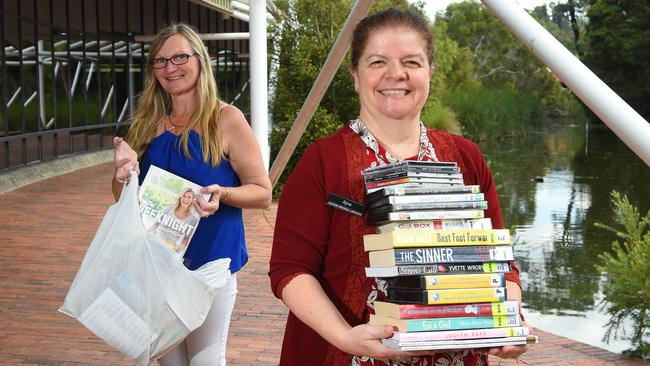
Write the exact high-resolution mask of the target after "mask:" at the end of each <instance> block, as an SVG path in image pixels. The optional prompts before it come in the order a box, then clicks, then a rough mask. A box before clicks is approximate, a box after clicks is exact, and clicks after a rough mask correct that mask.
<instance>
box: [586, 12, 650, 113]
mask: <svg viewBox="0 0 650 366" xmlns="http://www.w3.org/2000/svg"><path fill="white" fill-rule="evenodd" d="M587 17H588V18H589V23H588V24H587V37H588V43H589V50H588V51H587V55H586V59H585V61H586V63H587V65H588V66H589V67H590V68H591V69H592V70H593V71H594V72H595V73H596V74H597V75H598V76H600V77H601V78H602V79H603V81H604V82H605V83H607V84H608V85H609V86H610V87H611V88H612V89H613V90H614V91H616V92H617V93H619V95H620V96H621V97H622V98H623V99H625V101H626V102H628V103H629V104H630V105H631V106H632V107H633V108H635V109H636V110H637V111H638V112H639V113H640V114H641V115H642V116H644V117H645V118H646V119H647V118H649V117H650V105H649V104H648V103H647V101H648V100H649V99H650V37H648V30H650V3H649V2H648V1H646V0H627V1H609V0H589V7H588V9H587Z"/></svg>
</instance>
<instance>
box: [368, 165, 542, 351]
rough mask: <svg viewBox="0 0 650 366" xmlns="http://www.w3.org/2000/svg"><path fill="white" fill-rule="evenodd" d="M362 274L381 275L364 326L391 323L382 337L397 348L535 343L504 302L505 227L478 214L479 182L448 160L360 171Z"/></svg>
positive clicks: (481, 206) (508, 252)
mask: <svg viewBox="0 0 650 366" xmlns="http://www.w3.org/2000/svg"><path fill="white" fill-rule="evenodd" d="M363 174H364V178H365V182H366V190H367V192H368V193H367V195H366V205H367V208H368V221H369V223H372V224H377V225H379V226H378V230H377V231H378V232H377V234H370V235H366V236H365V237H364V249H365V250H366V251H367V252H368V255H369V259H370V267H368V268H366V275H367V276H368V277H380V278H382V279H384V280H386V291H387V294H388V297H387V299H384V301H375V304H374V306H375V314H371V316H370V324H373V325H380V324H387V325H392V326H394V327H396V328H397V330H398V331H397V332H395V334H394V335H393V337H391V338H389V339H384V340H382V342H383V343H384V344H386V345H387V346H389V347H393V348H396V349H400V350H445V349H461V348H483V347H497V346H503V345H521V344H526V343H535V342H537V337H535V336H532V335H530V334H529V333H530V331H529V329H528V328H527V327H523V326H522V323H521V317H520V314H519V308H520V307H519V303H518V302H517V301H507V300H506V284H505V283H506V281H505V273H507V272H509V271H510V261H512V260H513V259H514V253H513V248H512V241H511V238H510V233H509V231H508V230H507V229H493V228H492V223H491V220H490V219H489V218H484V210H485V209H487V201H485V200H484V195H483V193H482V192H480V187H479V186H474V185H471V186H470V185H468V186H466V185H464V184H463V178H462V174H461V173H460V170H459V168H458V166H457V165H456V163H453V162H421V161H417V162H416V161H400V162H397V163H393V164H388V165H383V166H380V167H372V168H369V169H366V170H364V172H363Z"/></svg>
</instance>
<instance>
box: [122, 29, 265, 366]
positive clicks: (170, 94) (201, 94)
mask: <svg viewBox="0 0 650 366" xmlns="http://www.w3.org/2000/svg"><path fill="white" fill-rule="evenodd" d="M127 142H128V143H127ZM114 145H115V176H114V178H113V183H112V189H113V194H114V195H115V197H116V199H117V197H119V194H120V192H121V190H122V187H123V186H124V184H125V183H126V182H127V180H128V178H129V177H130V171H131V170H135V171H137V172H139V179H140V180H142V179H143V177H144V176H145V175H146V173H147V170H148V169H149V167H150V166H151V164H153V165H156V166H158V167H160V168H162V169H164V170H167V171H170V172H172V173H174V174H176V175H179V176H181V177H183V178H185V179H188V180H190V181H192V182H195V183H197V184H199V185H201V186H203V187H204V188H203V189H202V193H209V194H211V198H210V199H209V201H205V200H204V199H203V198H202V197H200V195H198V196H197V197H196V199H195V201H194V208H195V209H196V210H197V212H198V213H199V215H200V216H201V217H202V219H201V220H200V222H199V224H198V227H197V228H196V232H195V234H194V236H193V238H192V245H191V246H189V248H188V250H187V252H186V253H185V257H184V258H185V264H186V266H187V267H188V268H189V269H191V270H194V269H196V268H198V267H200V266H201V265H203V264H204V263H206V262H209V261H212V260H215V259H218V258H230V259H231V262H230V271H231V272H232V278H231V279H230V281H229V284H228V285H227V286H226V287H224V288H223V289H222V290H221V291H222V293H220V294H217V296H216V300H215V303H214V304H213V305H212V308H211V309H210V312H209V314H208V317H207V319H206V321H205V323H204V324H203V325H202V326H201V327H200V328H198V329H197V330H195V331H193V332H192V333H190V335H189V336H188V337H187V338H186V339H185V340H184V341H183V342H182V343H181V344H179V345H178V346H177V347H176V348H174V349H173V350H172V351H170V352H169V353H168V354H166V355H165V356H163V357H162V358H161V359H160V360H159V362H160V364H161V365H163V366H166V365H189V364H190V363H191V364H192V365H210V366H213V365H225V364H226V358H225V350H226V340H227V335H228V325H229V323H230V315H231V313H232V309H233V307H234V303H235V295H236V293H237V280H236V274H237V271H239V270H240V269H241V268H242V267H243V266H244V264H246V261H247V260H248V255H247V251H246V243H245V238H244V226H243V220H242V209H243V208H265V207H268V205H269V204H270V202H271V183H270V181H269V179H268V176H267V173H266V169H265V168H264V165H263V163H262V156H261V153H260V149H259V145H258V144H257V141H256V139H255V136H254V135H253V132H252V130H251V128H250V126H249V125H248V123H247V121H246V119H245V118H244V115H243V114H242V112H241V111H239V110H238V109H237V108H235V107H234V106H232V105H228V104H226V103H224V102H222V101H220V100H219V99H218V98H217V87H216V83H215V80H214V74H213V71H212V66H211V63H210V58H209V55H208V52H207V50H206V48H205V46H204V45H203V42H202V41H201V39H200V38H199V36H198V35H197V34H196V32H195V31H194V30H193V29H192V28H191V27H189V26H187V25H185V24H173V25H171V26H168V27H166V28H164V29H162V30H161V31H160V32H159V33H158V34H157V35H156V37H155V38H154V40H153V41H152V43H151V48H150V50H149V56H148V58H147V65H146V81H145V87H144V91H143V92H142V95H141V96H140V97H139V100H138V106H137V110H136V113H135V116H134V118H133V123H132V125H131V128H130V130H129V132H128V134H127V136H126V141H125V140H122V139H120V138H115V140H114Z"/></svg>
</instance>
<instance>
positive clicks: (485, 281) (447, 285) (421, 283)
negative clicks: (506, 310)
mask: <svg viewBox="0 0 650 366" xmlns="http://www.w3.org/2000/svg"><path fill="white" fill-rule="evenodd" d="M505 285H506V279H505V274H504V273H473V274H457V275H452V276H450V275H427V276H402V277H394V278H390V279H388V287H389V288H397V287H404V288H419V289H427V290H435V289H451V288H482V287H503V286H505Z"/></svg>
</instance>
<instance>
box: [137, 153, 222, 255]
mask: <svg viewBox="0 0 650 366" xmlns="http://www.w3.org/2000/svg"><path fill="white" fill-rule="evenodd" d="M200 192H201V186H199V185H198V184H195V183H193V182H190V181H189V180H187V179H184V178H182V177H179V176H177V175H175V174H172V173H170V172H168V171H166V170H163V169H160V168H158V167H157V166H154V165H152V166H151V167H150V168H149V171H148V172H147V175H146V176H145V178H144V181H143V182H142V186H141V187H140V193H139V196H140V215H141V217H142V223H143V225H144V227H145V228H146V229H147V230H148V231H149V232H151V234H152V236H153V237H154V238H155V240H156V241H157V242H159V243H160V244H162V245H164V246H166V247H168V248H170V249H171V250H173V251H175V252H176V253H178V254H179V255H180V256H181V257H182V256H183V255H184V254H185V252H186V251H187V248H188V246H189V244H190V241H191V239H192V236H193V235H194V232H195V231H196V227H197V225H198V223H199V220H200V219H201V217H200V215H199V213H198V212H196V210H195V209H194V205H193V203H194V201H195V200H196V198H197V197H198V196H199V195H201V193H200ZM202 196H203V198H204V199H205V200H206V201H207V200H209V199H210V195H209V194H203V195H202Z"/></svg>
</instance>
